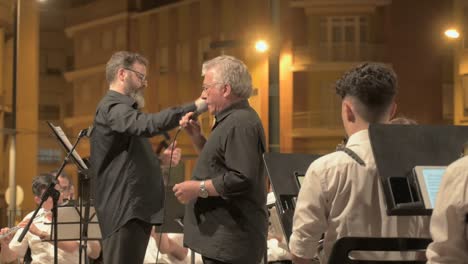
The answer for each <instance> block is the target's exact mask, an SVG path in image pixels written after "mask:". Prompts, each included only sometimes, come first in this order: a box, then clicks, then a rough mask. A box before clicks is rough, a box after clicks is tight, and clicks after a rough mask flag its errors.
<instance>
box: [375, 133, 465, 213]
mask: <svg viewBox="0 0 468 264" xmlns="http://www.w3.org/2000/svg"><path fill="white" fill-rule="evenodd" d="M369 137H370V141H371V146H372V151H373V153H374V158H375V162H376V165H377V169H378V172H379V176H380V181H381V183H382V186H383V190H384V194H385V202H386V206H387V214H388V215H430V214H431V213H432V210H430V209H427V208H425V207H424V205H423V203H422V199H421V197H420V195H419V194H418V191H417V190H418V188H419V187H420V186H419V185H418V183H417V181H415V180H414V175H413V169H414V168H415V166H421V165H423V166H447V165H449V164H450V163H452V162H453V161H455V160H457V159H458V158H459V157H460V154H461V152H462V148H463V145H464V144H465V142H467V141H468V127H465V126H449V125H447V126H430V125H384V124H372V125H371V126H370V127H369Z"/></svg>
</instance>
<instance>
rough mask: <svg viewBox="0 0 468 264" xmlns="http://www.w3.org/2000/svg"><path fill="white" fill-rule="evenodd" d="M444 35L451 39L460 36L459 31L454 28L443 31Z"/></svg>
mask: <svg viewBox="0 0 468 264" xmlns="http://www.w3.org/2000/svg"><path fill="white" fill-rule="evenodd" d="M444 34H445V36H446V37H448V38H451V39H457V38H458V37H460V33H458V31H457V30H456V29H453V28H451V29H447V30H446V31H445V32H444Z"/></svg>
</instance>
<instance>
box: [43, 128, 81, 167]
mask: <svg viewBox="0 0 468 264" xmlns="http://www.w3.org/2000/svg"><path fill="white" fill-rule="evenodd" d="M47 123H48V124H49V126H50V128H52V130H53V131H54V132H55V135H56V136H57V137H58V138H59V140H60V141H61V142H62V143H63V144H65V146H64V147H65V149H66V150H67V151H68V152H70V150H71V149H72V148H73V145H72V144H71V142H70V140H68V137H67V135H65V132H63V130H62V128H61V127H59V126H54V125H53V124H52V123H50V122H47ZM72 156H73V158H74V159H75V161H76V162H78V165H79V166H80V167H81V168H82V169H85V170H87V169H88V166H86V164H85V163H84V161H83V160H82V159H81V157H80V155H78V152H76V150H73V153H72Z"/></svg>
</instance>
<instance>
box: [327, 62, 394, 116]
mask: <svg viewBox="0 0 468 264" xmlns="http://www.w3.org/2000/svg"><path fill="white" fill-rule="evenodd" d="M336 93H337V94H338V95H339V96H341V98H342V99H344V98H345V97H347V96H351V97H353V98H356V99H357V100H358V101H359V103H360V104H361V107H357V111H358V113H359V114H360V115H361V117H362V118H363V119H364V120H366V121H367V122H369V123H376V122H378V121H379V120H380V119H381V117H382V116H383V114H385V112H386V111H387V109H388V107H389V106H390V105H391V103H392V101H393V99H394V98H395V95H396V93H397V77H396V74H395V72H394V71H393V70H392V69H391V68H389V67H387V66H385V65H384V64H380V63H364V64H361V65H359V66H357V67H355V68H353V69H351V70H350V71H348V72H346V73H345V74H344V75H343V77H341V79H339V80H338V81H337V82H336Z"/></svg>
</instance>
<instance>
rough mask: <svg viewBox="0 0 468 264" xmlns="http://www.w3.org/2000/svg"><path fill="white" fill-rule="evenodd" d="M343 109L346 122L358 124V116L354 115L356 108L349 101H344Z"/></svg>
mask: <svg viewBox="0 0 468 264" xmlns="http://www.w3.org/2000/svg"><path fill="white" fill-rule="evenodd" d="M342 109H343V111H344V113H343V114H344V117H345V119H346V121H348V122H350V123H354V122H356V115H355V113H354V107H353V105H352V104H351V103H350V102H349V101H347V100H343V103H342Z"/></svg>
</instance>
